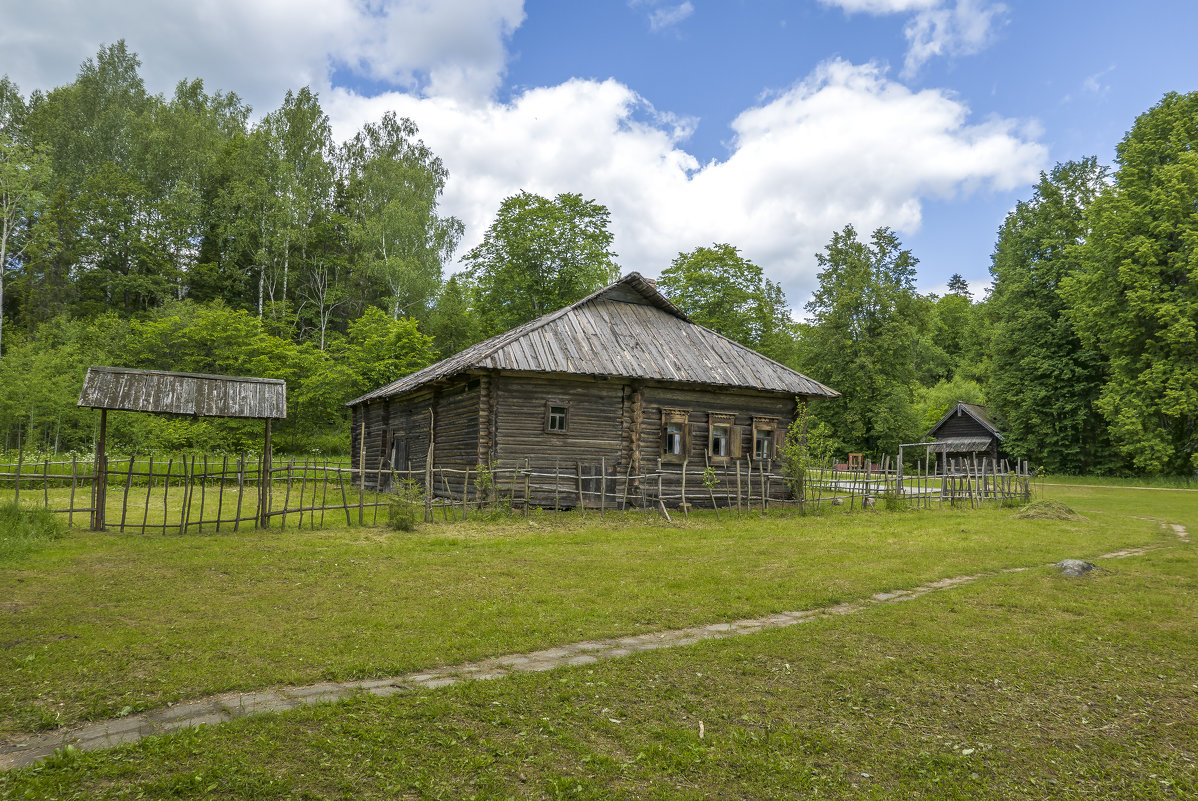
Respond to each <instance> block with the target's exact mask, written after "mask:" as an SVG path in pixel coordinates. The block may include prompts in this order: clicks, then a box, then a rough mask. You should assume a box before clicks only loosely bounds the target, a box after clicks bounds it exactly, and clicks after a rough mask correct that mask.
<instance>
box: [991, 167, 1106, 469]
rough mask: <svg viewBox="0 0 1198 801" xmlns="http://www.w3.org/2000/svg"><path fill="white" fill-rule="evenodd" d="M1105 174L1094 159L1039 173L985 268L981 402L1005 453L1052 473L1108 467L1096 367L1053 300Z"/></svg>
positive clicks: (1074, 265) (1072, 266)
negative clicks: (996, 421)
mask: <svg viewBox="0 0 1198 801" xmlns="http://www.w3.org/2000/svg"><path fill="white" fill-rule="evenodd" d="M1105 175H1106V170H1105V168H1103V167H1102V166H1100V165H1099V164H1098V161H1097V159H1095V158H1092V157H1091V158H1088V159H1084V160H1082V161H1075V162H1068V163H1065V164H1058V165H1057V166H1056V167H1054V168H1053V170H1052V172H1051V173H1049V174H1041V176H1040V182H1039V184H1037V186H1036V190H1035V194H1034V195H1033V196H1032V199H1031V200H1028V201H1021V202H1020V203H1019V204H1018V205H1016V207H1015V210H1014V211H1012V212H1011V213H1010V214H1008V215H1007V218H1006V220H1005V221H1004V222H1003V225H1002V228H1000V229H999V233H998V242H997V244H996V245H995V247H994V255H993V257H992V261H991V266H990V274H991V275H992V276H993V277H994V291H993V293H992V294H991V297H990V299H989V301H988V305H987V315H988V316H989V318H990V320H991V324H990V331H989V335H990V346H989V353H990V370H989V378H988V381H987V385H986V387H987V389H986V394H987V397H988V398H989V400H990V405H991V406H992V408H993V409H994V411H995V413H996V414H997V415H998V416H999V417H1000V418H1001V419H1002V420H1003V426H1004V431H1005V433H1006V435H1007V439H1006V441H1005V443H1004V444H1005V446H1006V448H1007V450H1008V451H1009V452H1010V453H1011V454H1012V455H1014V456H1016V457H1018V458H1020V459H1028V460H1030V461H1031V462H1032V463H1033V464H1036V465H1038V466H1042V467H1044V468H1046V469H1048V470H1051V471H1054V472H1065V473H1080V472H1085V471H1088V470H1091V469H1095V468H1098V469H1101V468H1109V467H1111V466H1112V465H1111V462H1110V453H1109V446H1110V443H1109V441H1108V440H1106V438H1105V436H1104V433H1105V425H1104V424H1103V421H1102V419H1101V418H1100V417H1099V416H1098V413H1097V410H1096V409H1095V406H1094V404H1095V402H1096V401H1097V399H1098V391H1099V387H1100V385H1101V381H1102V375H1103V360H1102V359H1101V358H1100V356H1099V354H1098V352H1097V351H1096V350H1094V349H1093V348H1091V347H1086V346H1085V345H1083V344H1082V340H1081V339H1080V338H1079V337H1078V335H1077V333H1075V331H1074V328H1073V324H1072V322H1071V321H1070V319H1069V317H1068V315H1067V314H1066V303H1065V301H1064V299H1063V298H1062V297H1061V295H1060V292H1059V289H1060V287H1061V283H1062V282H1063V281H1065V280H1066V279H1067V278H1068V276H1069V275H1071V274H1072V273H1074V272H1075V271H1076V270H1077V269H1078V267H1079V264H1078V261H1077V255H1078V252H1077V250H1076V245H1078V244H1079V243H1080V242H1082V241H1083V240H1084V239H1085V238H1086V236H1087V223H1086V220H1085V213H1086V209H1087V208H1088V207H1089V206H1090V204H1091V203H1093V202H1094V199H1095V197H1097V196H1098V194H1099V193H1100V192H1101V191H1102V189H1103V186H1104V180H1105Z"/></svg>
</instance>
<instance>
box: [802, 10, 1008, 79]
mask: <svg viewBox="0 0 1198 801" xmlns="http://www.w3.org/2000/svg"><path fill="white" fill-rule="evenodd" d="M820 2H821V3H823V4H824V5H827V6H836V7H838V8H842V9H844V11H845V12H846V13H848V14H855V13H864V14H877V15H881V14H907V13H910V14H912V17H911V19H910V20H909V21H908V23H907V24H906V26H905V27H904V28H903V34H904V35H905V36H906V38H907V55H906V59H905V60H904V63H903V76H904V77H908V78H909V77H912V76H914V75H915V74H917V73H918V72H919V70H920V68H921V67H922V66H923V65H924V64H926V63H927V62H928V61H930V60H931V59H933V58H936V57H938V56H966V55H971V54H973V53H977V52H979V51H981V50H982V49H984V48H985V47H986V46H988V45H989V44H990V42H991V40H992V39H993V38H994V31H995V29H996V28H997V27H998V25H999V24H1001V23H1002V22H1003V21H1004V20H1005V19H1006V14H1007V7H1006V6H1005V5H1003V4H1002V3H998V2H991V1H990V0H820Z"/></svg>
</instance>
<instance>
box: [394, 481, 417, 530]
mask: <svg viewBox="0 0 1198 801" xmlns="http://www.w3.org/2000/svg"><path fill="white" fill-rule="evenodd" d="M394 480H395V478H394V476H392V481H394ZM418 509H419V510H420V514H421V517H423V515H424V495H423V493H422V492H421V491H420V485H419V484H417V483H416V482H415V481H412V480H411V479H408V480H406V481H403V482H400V483H399V484H398V485H397V486H396V491H395V497H394V498H392V499H391V503H390V505H389V506H388V507H387V523H388V525H390V526H391V529H392V530H393V531H415V530H416V511H417V510H418Z"/></svg>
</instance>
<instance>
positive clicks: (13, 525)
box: [0, 503, 66, 565]
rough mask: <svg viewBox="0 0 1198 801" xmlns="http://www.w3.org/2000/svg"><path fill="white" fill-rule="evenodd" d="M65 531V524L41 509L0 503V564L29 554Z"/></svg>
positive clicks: (59, 536)
mask: <svg viewBox="0 0 1198 801" xmlns="http://www.w3.org/2000/svg"><path fill="white" fill-rule="evenodd" d="M65 532H66V524H65V522H64V521H63V520H61V519H59V518H58V517H57V516H55V515H53V514H51V513H50V512H48V511H46V510H45V509H29V508H26V507H24V506H19V505H17V504H16V503H0V565H5V564H8V563H11V562H14V561H17V560H19V559H20V558H21V557H24V556H27V555H29V554H31V553H33V552H34V551H36V550H38V549H39V548H41V547H43V546H45V545H46V544H47V543H48V542H50V541H51V540H56V539H59V538H61V537H62V536H63V534H64V533H65Z"/></svg>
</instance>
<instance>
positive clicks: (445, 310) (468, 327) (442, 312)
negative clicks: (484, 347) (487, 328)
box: [425, 275, 483, 358]
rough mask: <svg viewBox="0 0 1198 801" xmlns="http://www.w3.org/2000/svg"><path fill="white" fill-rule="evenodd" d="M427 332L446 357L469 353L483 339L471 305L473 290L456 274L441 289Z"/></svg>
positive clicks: (477, 319) (476, 316)
mask: <svg viewBox="0 0 1198 801" xmlns="http://www.w3.org/2000/svg"><path fill="white" fill-rule="evenodd" d="M425 330H426V331H427V332H428V334H429V336H431V337H432V338H433V342H434V343H435V344H436V346H437V351H438V352H439V353H440V354H441V356H442V357H443V358H444V357H446V356H452V355H453V354H455V353H458V352H459V351H462V350H465V349H466V348H468V347H470V346H471V345H473V344H474V343H476V342H478V341H480V340H481V339H482V338H483V337H482V324H481V322H480V320H479V317H478V314H477V313H476V312H475V311H474V308H473V307H472V306H471V305H470V292H469V288H468V287H467V286H465V285H464V284H463V282H462V281H461V280H459V279H458V276H456V275H453V276H450V277H449V280H448V281H446V282H445V284H444V285H443V286H442V287H441V292H440V294H439V295H438V296H437V303H436V305H435V306H434V307H433V311H432V314H431V315H430V316H429V321H428V325H427V326H425Z"/></svg>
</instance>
